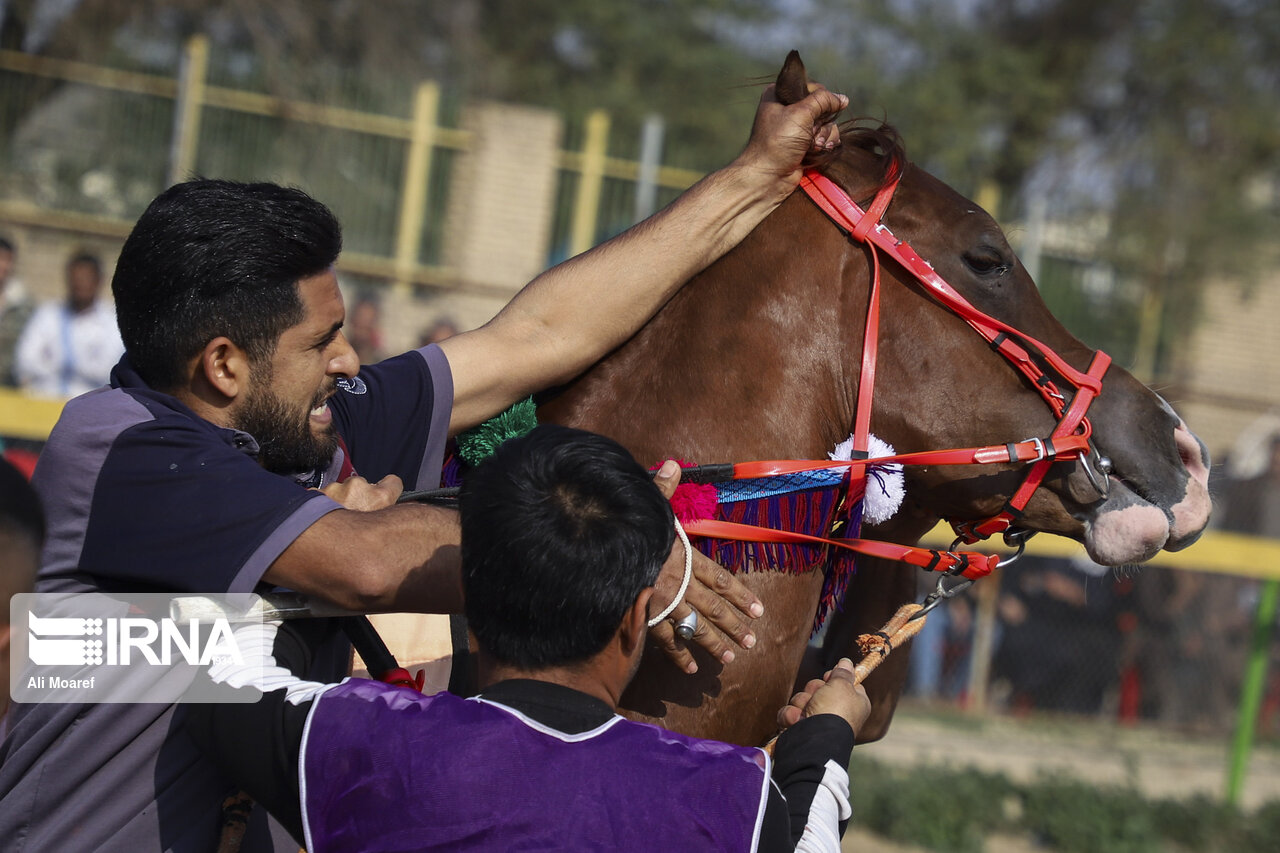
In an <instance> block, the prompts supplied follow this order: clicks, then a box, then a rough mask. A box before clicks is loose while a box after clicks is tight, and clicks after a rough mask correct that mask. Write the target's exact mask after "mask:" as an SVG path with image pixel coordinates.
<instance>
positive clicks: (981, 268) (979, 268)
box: [964, 250, 1009, 275]
mask: <svg viewBox="0 0 1280 853" xmlns="http://www.w3.org/2000/svg"><path fill="white" fill-rule="evenodd" d="M964 262H965V264H966V265H968V267H969V269H971V270H973V271H974V272H975V273H977V274H978V275H1004V274H1005V273H1007V272H1008V271H1009V263H1008V262H1007V261H1005V259H1004V258H1002V257H1000V255H999V254H997V253H996V252H995V251H992V250H979V251H974V252H965V253H964Z"/></svg>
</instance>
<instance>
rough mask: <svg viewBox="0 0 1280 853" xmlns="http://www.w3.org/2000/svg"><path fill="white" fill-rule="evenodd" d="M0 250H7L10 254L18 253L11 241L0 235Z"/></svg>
mask: <svg viewBox="0 0 1280 853" xmlns="http://www.w3.org/2000/svg"><path fill="white" fill-rule="evenodd" d="M0 251H4V252H8V253H9V254H11V255H16V254H18V251H17V249H15V248H13V242H12V241H11V240H10V239H9V238H8V237H0Z"/></svg>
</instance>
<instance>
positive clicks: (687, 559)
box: [648, 517, 693, 628]
mask: <svg viewBox="0 0 1280 853" xmlns="http://www.w3.org/2000/svg"><path fill="white" fill-rule="evenodd" d="M671 520H672V521H673V522H675V525H676V535H677V536H679V537H680V542H681V544H682V545H684V580H682V581H680V591H679V592H677V593H676V597H675V598H673V599H671V603H670V604H668V605H667V606H666V607H664V608H663V609H662V612H661V613H659V614H658V615H657V616H655V617H653V618H652V619H650V620H649V623H648V624H649V627H650V628H652V627H654V626H655V625H657V624H658V623H659V622H661V621H662V620H663V619H666V618H667V617H668V616H670V615H671V612H672V611H673V610H675V609H676V606H677V605H679V604H680V602H681V601H683V600H684V594H685V593H686V592H688V591H689V579H690V578H692V577H693V548H691V547H690V546H689V536H688V534H686V533H685V532H684V528H683V527H681V526H680V520H679V519H677V518H675V517H672V519H671Z"/></svg>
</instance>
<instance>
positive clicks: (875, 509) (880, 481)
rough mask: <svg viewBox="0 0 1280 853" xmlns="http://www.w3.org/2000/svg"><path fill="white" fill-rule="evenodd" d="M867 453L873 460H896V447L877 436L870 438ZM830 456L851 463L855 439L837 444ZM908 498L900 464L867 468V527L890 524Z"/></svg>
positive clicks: (865, 508)
mask: <svg viewBox="0 0 1280 853" xmlns="http://www.w3.org/2000/svg"><path fill="white" fill-rule="evenodd" d="M867 453H868V455H869V456H870V457H871V458H872V459H879V458H880V457H883V456H893V455H894V450H893V445H892V444H889V443H888V442H887V441H882V440H880V439H878V438H876V437H875V436H874V435H871V436H867ZM827 455H828V456H829V457H830V458H831V459H833V460H837V461H847V460H849V459H852V458H853V436H852V435H851V436H849V437H848V438H847V439H845V440H844V441H842V442H840V443H839V444H837V445H836V449H835V450H833V451H832V452H831V453H829V454H827ZM906 494H907V485H906V478H905V477H903V474H902V464H901V463H899V462H890V463H888V464H886V465H868V466H867V492H866V496H865V497H864V498H863V501H862V520H863V521H864V522H865V523H867V524H879V523H880V522H882V521H888V520H889V519H890V518H892V517H893V514H894V513H895V512H897V511H898V508H899V507H900V506H902V499H903V497H905V496H906Z"/></svg>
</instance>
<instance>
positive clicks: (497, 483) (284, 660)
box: [190, 425, 871, 853]
mask: <svg viewBox="0 0 1280 853" xmlns="http://www.w3.org/2000/svg"><path fill="white" fill-rule="evenodd" d="M673 464H674V463H673ZM673 539H674V533H673V525H672V513H671V509H670V506H669V505H668V504H667V502H666V500H664V498H663V496H662V494H661V493H660V492H659V490H658V488H657V487H656V486H655V485H654V483H653V480H652V478H651V477H650V476H649V474H648V473H647V472H646V471H645V470H644V469H643V468H641V467H640V466H639V465H638V464H637V463H636V462H635V461H634V460H633V459H632V458H631V456H630V454H628V453H627V451H626V450H624V449H623V448H622V447H621V446H619V445H618V444H617V443H615V442H613V441H612V440H610V439H607V438H605V437H603V436H598V435H594V434H592V433H586V432H582V431H579V430H573V429H570V428H567V427H560V426H549V425H548V426H540V427H537V428H536V429H534V430H533V431H532V432H531V433H529V434H528V435H526V436H523V437H520V438H514V439H510V440H509V441H507V442H506V443H504V444H502V445H501V446H499V448H498V449H497V451H496V453H495V454H494V455H493V456H492V457H490V458H489V459H487V460H485V461H484V462H482V463H481V464H480V465H479V466H478V467H477V468H475V469H474V470H473V471H471V472H470V473H469V474H468V477H467V480H466V482H465V484H464V486H463V492H462V568H463V585H464V594H465V599H466V612H467V617H468V620H469V625H470V627H471V629H472V630H473V631H474V633H475V637H476V641H477V644H478V646H479V661H480V673H481V685H482V687H481V692H480V693H479V695H478V696H476V697H473V698H471V699H463V698H460V697H457V696H454V695H453V694H450V693H447V692H442V693H438V694H436V695H434V696H422V695H420V694H418V693H417V692H416V691H414V690H412V689H410V688H405V687H398V686H393V685H388V684H383V683H381V682H377V681H370V680H365V679H347V680H345V681H343V682H342V683H340V684H320V683H316V682H309V681H305V680H303V679H301V678H299V677H297V676H296V675H294V674H293V670H298V671H302V670H303V669H304V668H305V667H306V665H307V664H308V662H309V661H308V660H307V657H308V655H307V649H309V648H313V647H314V646H315V644H314V643H313V642H300V641H299V636H298V634H297V633H295V632H294V629H288V630H286V629H281V628H279V627H278V626H277V625H272V624H266V625H256V626H246V627H245V628H242V629H240V630H239V631H238V632H237V639H238V641H239V646H240V648H241V649H242V650H244V649H253V650H256V653H249V654H248V655H247V660H246V661H245V663H244V664H236V663H233V662H231V661H230V660H229V659H228V661H226V662H225V663H223V664H220V665H217V666H215V667H214V668H213V669H212V670H211V675H212V676H213V678H214V680H215V681H217V682H219V683H223V684H227V685H230V686H233V687H235V688H245V687H248V688H256V689H260V690H262V691H263V692H264V694H265V695H264V697H263V699H262V700H261V701H259V702H257V703H256V704H245V703H228V704H214V705H204V706H199V707H198V708H193V711H192V714H191V720H190V732H191V734H192V735H193V736H194V738H195V740H196V741H197V743H199V744H201V745H202V746H203V747H204V748H205V749H206V750H207V751H208V754H209V755H210V756H212V757H214V759H215V761H217V763H218V764H219V765H220V767H221V768H222V769H223V771H224V772H225V773H226V774H227V775H228V776H229V777H230V778H231V779H233V780H235V781H236V782H237V783H239V784H240V785H242V786H243V787H244V789H245V790H246V791H247V792H248V793H249V794H250V795H251V796H253V797H254V799H256V800H257V801H258V802H260V803H262V804H264V805H266V806H267V808H268V809H269V810H270V811H271V812H272V813H273V814H274V815H275V816H276V817H277V819H279V820H280V821H281V822H282V823H283V824H284V825H285V826H287V827H290V828H291V830H292V831H293V832H294V833H295V837H296V838H297V840H298V842H299V843H300V844H303V845H305V847H306V849H307V850H309V851H311V853H329V851H380V850H405V849H415V850H450V851H457V850H511V849H517V848H519V849H537V850H549V849H566V850H567V849H582V850H636V851H640V850H655V851H658V850H661V851H669V850H700V851H712V850H724V851H744V850H793V849H797V848H799V849H804V850H839V847H840V837H841V834H842V833H843V828H844V824H845V822H846V821H847V820H848V818H849V816H850V808H849V788H848V784H849V782H848V776H847V773H846V770H845V767H846V766H847V764H848V761H849V753H850V750H851V749H852V747H853V742H854V730H855V728H856V727H858V726H860V725H861V724H862V723H863V722H865V720H866V718H867V715H868V714H869V713H870V708H871V706H870V702H869V701H868V699H867V695H866V692H865V690H864V689H863V688H862V686H861V685H855V684H854V683H853V681H852V674H853V673H852V669H853V666H852V664H851V663H850V662H849V661H847V660H845V661H842V662H841V664H840V665H839V666H838V667H837V668H836V669H835V670H833V671H832V672H831V673H829V674H828V677H827V680H826V681H825V682H824V681H816V682H815V683H812V684H811V685H810V686H809V687H808V688H807V690H806V692H805V693H801V694H798V695H797V697H796V698H795V699H793V700H792V704H791V705H788V706H787V708H784V709H783V710H782V712H780V714H779V723H780V724H781V725H783V726H786V725H790V728H789V729H787V731H786V732H784V733H783V734H782V736H781V737H780V738H779V739H778V741H777V743H776V748H775V751H774V757H773V759H772V760H771V759H770V756H769V755H768V754H767V753H766V752H765V751H764V750H761V749H756V748H746V747H738V746H731V745H729V744H725V743H719V742H716V741H708V740H699V739H695V738H691V737H686V736H683V735H680V734H676V733H674V732H669V731H666V730H663V729H660V728H658V727H656V726H652V725H649V724H646V723H639V722H633V721H630V720H626V719H623V718H622V717H620V716H618V715H617V714H616V712H615V708H616V706H617V705H618V702H619V699H620V697H621V695H622V692H623V690H624V689H625V688H626V686H627V684H628V682H629V681H630V680H631V678H632V676H633V675H634V674H635V671H636V668H637V666H638V665H639V662H640V656H641V653H642V651H643V650H644V646H645V637H646V634H647V626H648V624H649V623H650V622H652V621H653V619H652V618H651V612H652V611H653V610H654V608H655V606H656V605H655V604H654V588H653V583H654V581H655V580H656V579H657V576H658V572H659V570H660V568H661V567H662V565H663V563H664V562H665V561H666V560H667V559H668V556H669V555H670V554H671V552H672V543H673ZM683 547H687V545H685V546H683ZM676 550H677V551H681V550H682V548H681V547H677V548H676ZM301 630H302V631H303V632H306V631H314V630H317V629H316V628H315V627H314V626H311V627H306V628H303V629H301Z"/></svg>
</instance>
